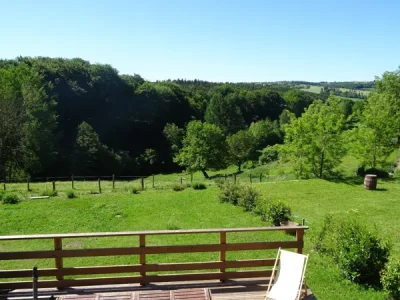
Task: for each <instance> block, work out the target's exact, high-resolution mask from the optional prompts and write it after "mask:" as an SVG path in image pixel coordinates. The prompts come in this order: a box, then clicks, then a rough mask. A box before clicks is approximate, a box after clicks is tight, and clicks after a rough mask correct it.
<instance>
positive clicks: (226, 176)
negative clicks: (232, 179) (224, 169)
mask: <svg viewBox="0 0 400 300" xmlns="http://www.w3.org/2000/svg"><path fill="white" fill-rule="evenodd" d="M227 178H228V176H226V174H225V182H226V179H227Z"/></svg>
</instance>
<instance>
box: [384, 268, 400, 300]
mask: <svg viewBox="0 0 400 300" xmlns="http://www.w3.org/2000/svg"><path fill="white" fill-rule="evenodd" d="M381 283H382V286H383V290H384V291H385V293H386V295H387V297H388V299H393V300H399V299H400V261H392V262H391V263H389V264H387V265H386V268H385V269H384V270H383V272H382V277H381Z"/></svg>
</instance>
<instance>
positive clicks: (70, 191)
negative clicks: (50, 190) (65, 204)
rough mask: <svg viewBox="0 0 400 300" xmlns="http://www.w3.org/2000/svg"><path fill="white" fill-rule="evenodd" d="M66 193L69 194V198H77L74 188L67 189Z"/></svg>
mask: <svg viewBox="0 0 400 300" xmlns="http://www.w3.org/2000/svg"><path fill="white" fill-rule="evenodd" d="M65 194H66V195H67V198H68V199H72V198H76V195H75V192H74V191H73V190H69V191H66V192H65Z"/></svg>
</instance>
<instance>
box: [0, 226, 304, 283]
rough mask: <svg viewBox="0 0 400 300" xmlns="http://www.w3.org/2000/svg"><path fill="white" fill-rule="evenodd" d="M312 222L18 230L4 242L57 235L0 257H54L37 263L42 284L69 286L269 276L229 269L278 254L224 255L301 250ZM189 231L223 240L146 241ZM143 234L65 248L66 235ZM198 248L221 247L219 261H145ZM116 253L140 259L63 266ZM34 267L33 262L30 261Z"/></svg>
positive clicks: (6, 274) (16, 273) (2, 274)
mask: <svg viewBox="0 0 400 300" xmlns="http://www.w3.org/2000/svg"><path fill="white" fill-rule="evenodd" d="M307 228H308V227H305V226H295V227H284V228H282V227H257V228H229V229H200V230H168V231H137V232H105V233H77V234H40V235H14V236H0V242H2V243H7V241H15V240H22V241H30V240H49V239H51V240H53V241H54V249H53V250H36V251H18V252H0V262H1V261H2V260H28V259H54V261H55V268H45V269H38V275H39V282H38V287H39V288H50V287H56V288H65V287H73V286H90V285H109V284H131V283H140V284H142V285H143V284H146V283H150V282H170V281H190V280H211V279H217V280H218V279H219V280H226V279H234V278H256V277H269V276H270V275H271V272H272V271H271V270H270V269H267V268H264V269H263V270H244V271H226V269H228V268H235V269H240V268H251V267H271V266H273V264H274V261H275V258H274V257H271V258H268V259H249V260H226V253H227V252H228V251H247V250H264V249H278V248H279V247H281V248H288V249H296V251H297V252H298V253H302V249H303V244H304V242H303V235H304V230H306V229H307ZM287 229H292V230H294V231H296V238H295V240H292V241H268V242H247V243H229V242H228V234H229V233H233V232H235V233H240V232H241V233H246V232H261V231H283V230H287ZM172 234H178V235H188V234H218V235H219V240H220V242H219V243H218V244H196V245H167V246H146V237H147V236H154V235H156V236H165V235H172ZM123 236H139V245H138V247H125V248H93V249H63V241H64V240H66V239H72V238H79V239H86V238H94V237H99V238H101V237H123ZM194 252H219V260H218V261H206V262H190V263H187V262H185V263H157V264H146V255H150V254H151V255H153V254H168V253H194ZM116 255H118V256H119V255H137V256H139V262H140V263H139V264H136V265H118V266H116V265H113V266H91V267H86V266H85V267H82V266H81V267H64V266H63V259H64V258H72V257H95V256H116ZM32 267H33V266H32ZM212 269H215V270H217V271H214V272H208V271H206V272H199V273H181V274H159V275H152V274H151V275H148V274H147V272H164V271H170V272H171V271H172V272H176V271H191V270H212ZM133 272H135V273H138V275H137V276H123V277H121V276H119V277H102V278H90V277H88V278H77V279H65V278H64V276H71V275H91V274H92V275H93V274H117V273H118V274H119V273H133ZM31 276H32V269H18V270H0V278H2V279H3V278H7V279H10V278H15V279H18V278H19V279H22V278H26V277H31ZM40 277H55V278H54V279H53V280H40ZM31 287H32V282H31V281H22V280H20V281H7V282H5V281H4V280H2V281H1V282H0V290H1V289H20V288H31Z"/></svg>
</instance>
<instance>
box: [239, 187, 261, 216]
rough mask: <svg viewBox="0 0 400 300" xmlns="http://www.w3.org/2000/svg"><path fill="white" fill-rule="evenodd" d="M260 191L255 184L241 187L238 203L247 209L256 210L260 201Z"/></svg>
mask: <svg viewBox="0 0 400 300" xmlns="http://www.w3.org/2000/svg"><path fill="white" fill-rule="evenodd" d="M259 198H260V192H259V191H258V190H257V189H256V188H255V187H253V186H250V185H246V186H245V187H243V188H242V189H241V195H240V198H239V200H238V204H239V205H240V206H242V207H243V208H244V210H245V211H253V210H255V207H256V203H257V202H258V201H259Z"/></svg>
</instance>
